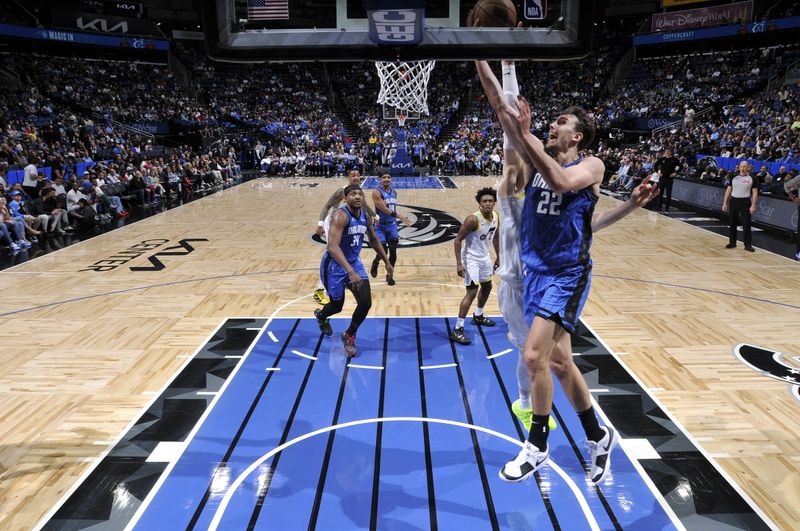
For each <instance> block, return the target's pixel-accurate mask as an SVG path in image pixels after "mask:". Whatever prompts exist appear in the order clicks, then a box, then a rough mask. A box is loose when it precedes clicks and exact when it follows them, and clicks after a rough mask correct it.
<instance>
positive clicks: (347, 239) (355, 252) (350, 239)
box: [339, 206, 367, 264]
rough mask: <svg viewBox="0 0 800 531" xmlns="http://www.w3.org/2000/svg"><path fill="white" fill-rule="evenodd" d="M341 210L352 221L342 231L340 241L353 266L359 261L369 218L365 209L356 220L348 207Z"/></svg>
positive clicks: (345, 255) (346, 256)
mask: <svg viewBox="0 0 800 531" xmlns="http://www.w3.org/2000/svg"><path fill="white" fill-rule="evenodd" d="M339 210H343V211H344V212H345V213H346V214H347V217H348V218H349V219H350V221H349V222H348V224H347V226H346V227H345V228H344V230H342V239H341V240H340V241H339V247H340V248H341V249H342V252H343V253H344V257H345V258H346V259H347V261H348V262H349V263H351V264H353V263H355V262H357V261H358V258H359V255H360V254H361V246H362V245H363V243H364V234H366V233H367V216H366V214H365V213H364V209H363V208H362V209H361V210H360V211H359V214H358V218H354V217H353V215H352V214H351V213H350V209H349V208H347V207H346V206H343V207H341V208H339Z"/></svg>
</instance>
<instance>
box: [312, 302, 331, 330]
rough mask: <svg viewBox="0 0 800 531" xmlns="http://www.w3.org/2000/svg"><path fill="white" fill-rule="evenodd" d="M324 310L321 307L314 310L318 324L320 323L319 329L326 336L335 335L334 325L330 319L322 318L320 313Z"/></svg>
mask: <svg viewBox="0 0 800 531" xmlns="http://www.w3.org/2000/svg"><path fill="white" fill-rule="evenodd" d="M320 312H322V310H320V309H319V308H317V309H316V310H314V317H316V318H317V324H318V325H319V331H320V332H322V333H323V334H325V335H326V336H332V335H333V327H332V326H331V321H330V319H322V318H321V317H320V316H319V314H320Z"/></svg>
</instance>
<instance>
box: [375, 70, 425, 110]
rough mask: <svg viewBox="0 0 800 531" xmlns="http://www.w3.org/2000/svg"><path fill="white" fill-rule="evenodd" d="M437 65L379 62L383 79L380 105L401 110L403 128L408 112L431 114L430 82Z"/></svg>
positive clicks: (381, 78) (379, 72)
mask: <svg viewBox="0 0 800 531" xmlns="http://www.w3.org/2000/svg"><path fill="white" fill-rule="evenodd" d="M435 64H436V61H410V62H406V61H401V62H388V61H375V66H376V67H377V69H378V77H379V78H380V80H381V91H380V93H379V94H378V103H380V104H382V105H391V106H392V107H394V108H395V109H397V110H398V113H397V115H396V117H397V120H398V122H400V125H403V123H404V122H405V120H406V118H407V117H408V111H411V112H416V113H421V114H428V80H429V79H430V77H431V70H433V67H434V65H435ZM401 116H402V121H401Z"/></svg>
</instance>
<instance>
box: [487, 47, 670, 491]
mask: <svg viewBox="0 0 800 531" xmlns="http://www.w3.org/2000/svg"><path fill="white" fill-rule="evenodd" d="M477 66H478V73H479V75H480V77H481V82H482V84H483V86H484V89H485V91H486V93H487V96H488V97H489V101H490V102H491V104H492V106H493V108H494V109H495V110H496V111H497V112H498V117H499V118H500V121H501V125H502V126H503V130H504V131H505V132H507V134H508V137H510V140H509V139H507V140H506V141H505V144H506V145H505V146H504V147H505V149H506V151H505V152H504V153H505V155H506V167H505V168H504V179H503V182H502V183H501V186H500V191H499V194H498V195H499V196H500V211H501V214H502V215H503V218H504V220H505V221H504V223H503V225H502V229H501V234H500V245H501V256H502V258H501V267H500V269H499V270H498V275H499V276H500V278H501V280H502V283H501V287H500V291H499V300H500V308H501V312H502V313H503V316H504V318H505V319H506V320H507V321H508V323H509V329H510V331H511V336H512V341H513V342H514V343H515V344H516V345H517V346H518V347H524V350H523V356H522V359H523V360H524V363H520V364H519V366H518V370H517V377H518V380H519V382H520V386H519V387H520V400H519V401H517V402H515V404H514V406H515V407H514V409H515V414H517V415H518V416H520V418H523V415H522V414H521V413H522V412H523V411H524V410H527V407H526V406H528V404H527V403H526V402H527V401H528V400H531V402H532V409H533V415H532V419H531V421H530V422H531V425H530V426H531V427H530V432H529V436H528V440H527V441H526V443H525V446H524V448H523V450H522V451H521V452H520V454H519V455H518V456H517V458H516V459H515V460H513V461H511V462H509V463H507V464H506V465H505V466H504V467H503V469H502V470H501V471H500V477H501V479H504V480H506V481H523V480H525V479H528V478H529V477H530V476H531V475H532V474H533V472H535V471H536V470H537V469H538V468H539V467H541V466H542V465H543V464H545V463H546V462H547V459H548V457H549V447H548V445H547V437H548V434H549V430H550V425H549V422H548V421H549V415H550V410H551V407H552V394H553V382H552V377H551V375H550V369H551V368H552V369H553V370H554V372H555V373H556V375H557V376H558V378H559V380H560V382H561V385H562V387H563V388H564V390H565V392H566V393H567V395H568V396H569V398H570V401H571V402H572V404H573V406H574V407H575V409H576V411H577V412H578V416H579V418H580V420H581V424H582V425H583V427H584V430H585V432H586V436H587V440H588V445H589V449H590V458H591V468H590V471H589V474H590V478H591V480H592V482H593V483H595V484H596V483H598V482H600V481H601V480H602V479H603V477H604V476H605V473H606V472H607V470H608V466H609V464H610V463H609V460H608V459H609V455H610V452H611V449H612V448H613V446H614V445H615V444H616V442H617V440H618V436H617V434H616V432H615V431H614V430H613V428H610V427H601V426H600V425H599V423H598V421H597V417H596V415H595V413H594V410H593V408H592V405H591V399H590V396H589V391H588V387H587V386H586V382H585V381H584V380H583V377H582V375H581V373H580V371H579V370H578V368H577V366H575V364H574V362H573V361H572V355H571V343H570V336H569V334H566V333H565V331H568V332H570V333H572V332H574V331H575V326H576V324H577V322H578V317H579V315H580V310H581V309H582V306H583V303H584V302H585V300H586V296H587V295H588V286H589V282H590V276H591V259H590V258H589V254H588V250H589V245H590V242H591V233H592V227H594V228H595V229H597V230H599V229H600V228H602V227H605V226H608V225H610V224H611V223H613V222H614V221H616V220H618V219H620V218H622V217H623V216H624V215H626V214H627V213H628V212H630V211H631V210H633V208H636V207H637V206H641V204H643V203H644V202H645V201H644V200H645V199H647V200H649V199H650V198H652V197H653V196H654V195H655V192H656V190H655V189H654V187H652V185H650V184H649V183H643V185H642V186H643V187H642V188H640V189H638V190H637V192H636V194H635V195H633V196H632V199H631V201H629V202H628V203H625V204H622V205H620V206H618V207H615V208H614V209H610V210H608V211H605V212H603V213H601V214H598V215H597V216H592V214H593V212H594V205H595V203H596V201H597V196H598V192H599V183H600V181H601V180H602V176H603V170H604V167H603V163H602V162H601V161H600V160H599V159H596V158H595V157H588V158H586V159H583V158H581V157H579V156H578V149H579V148H582V147H585V146H586V145H588V144H589V143H590V142H591V137H592V136H593V127H592V125H591V123H590V122H589V120H588V119H587V117H586V115H585V112H583V111H582V109H578V108H571V109H568V110H567V111H565V113H564V114H562V115H561V116H559V117H558V118H557V119H556V121H555V122H554V123H552V124H551V126H550V133H551V134H550V137H549V138H548V143H547V147H548V148H550V149H553V151H554V152H555V155H556V159H555V160H553V158H551V157H550V156H549V155H548V154H547V153H546V152H545V150H544V149H545V146H544V145H543V144H542V143H541V141H539V140H538V139H536V138H535V137H533V135H530V133H529V130H530V122H529V120H530V108H529V107H528V106H527V103H526V102H524V100H521V101H522V104H521V107H522V108H521V110H520V111H521V112H519V116H517V111H516V108H515V107H516V106H515V105H514V104H515V103H516V93H517V92H518V89H517V87H516V75H515V72H514V70H513V68H514V67H513V64H506V65H504V68H503V74H504V76H503V77H504V85H505V88H506V90H503V89H502V88H501V87H500V84H499V83H498V82H497V79H496V78H495V77H494V74H493V73H492V72H491V69H490V68H489V66H488V64H487V63H486V62H478V63H477ZM506 78H508V82H507V83H506ZM503 92H506V95H505V96H504V94H503ZM526 119H527V120H528V122H527V124H526V122H525V120H526ZM512 145H513V146H521V149H520V150H519V152H517V151H516V150H514V149H513V148H512V147H511V146H512ZM529 164H530V165H532V166H533V167H536V168H542V170H541V171H539V172H537V173H536V175H533V176H532V175H531V173H532V172H531V171H529V170H528V168H529V167H530V166H528V165H529ZM570 168H572V169H570ZM573 190H576V191H573ZM588 219H591V220H592V221H591V225H590V226H587V225H588V224H587V223H586V220H588ZM520 231H521V232H520ZM517 256H519V257H520V258H521V261H520V259H519V258H517ZM520 292H521V293H522V294H523V295H522V297H519V295H518V294H519V293H520ZM520 299H521V300H520ZM520 309H522V311H520ZM528 323H530V327H529V328H528ZM526 329H527V330H526ZM523 341H524V343H523ZM528 376H530V380H529V384H528V385H526V382H525V379H526V378H528ZM531 389H533V393H532V399H531V398H529V397H531V392H530V390H531ZM526 399H527V400H526ZM525 420H527V419H524V418H523V422H525ZM526 424H527V422H526Z"/></svg>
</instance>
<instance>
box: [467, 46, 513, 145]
mask: <svg viewBox="0 0 800 531" xmlns="http://www.w3.org/2000/svg"><path fill="white" fill-rule="evenodd" d="M475 68H476V69H477V70H478V77H479V78H480V80H481V86H482V87H483V92H484V93H485V94H486V98H487V99H488V100H489V105H491V106H492V109H494V112H495V114H497V119H498V120H499V122H500V127H501V128H502V129H503V132H504V133H508V130H509V129H512V128H513V129H515V128H516V127H517V124H516V115H517V112H516V110H515V109H514V108H513V107H512V106H511V105H510V104H509V103H508V100H506V98H505V96H504V95H503V87H502V86H500V82H499V81H498V80H497V77H496V76H495V75H494V72H492V69H491V67H490V66H489V63H488V62H486V61H475Z"/></svg>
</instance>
